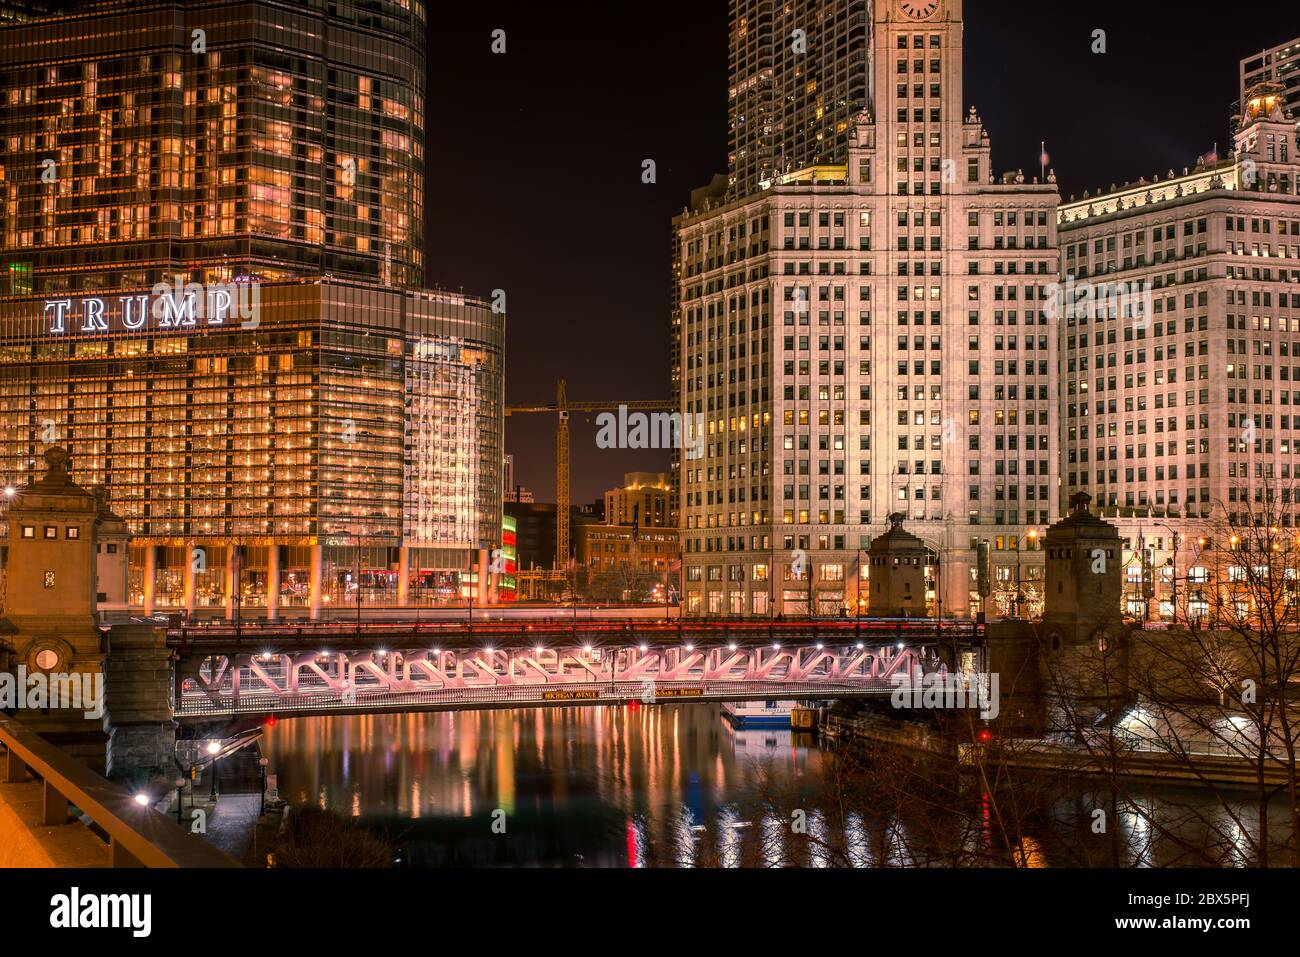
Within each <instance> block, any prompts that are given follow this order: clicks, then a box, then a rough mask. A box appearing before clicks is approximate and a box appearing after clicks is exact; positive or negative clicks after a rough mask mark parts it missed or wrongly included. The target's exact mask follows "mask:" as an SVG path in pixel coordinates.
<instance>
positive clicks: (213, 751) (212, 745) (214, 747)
mask: <svg viewBox="0 0 1300 957" xmlns="http://www.w3.org/2000/svg"><path fill="white" fill-rule="evenodd" d="M220 753H221V745H220V744H219V743H218V742H216V741H209V742H208V754H210V755H211V756H212V762H211V763H210V764H209V765H208V767H209V768H211V770H212V791H211V792H210V793H209V795H208V799H209V800H210V801H212V802H213V803H215V802H216V800H217V755H218V754H220Z"/></svg>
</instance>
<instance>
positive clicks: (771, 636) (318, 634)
mask: <svg viewBox="0 0 1300 957" xmlns="http://www.w3.org/2000/svg"><path fill="white" fill-rule="evenodd" d="M984 634H985V631H984V626H983V625H982V624H979V623H977V622H974V621H965V620H944V621H936V620H934V619H926V618H864V619H862V620H860V621H859V620H858V619H854V618H831V619H824V618H809V619H791V618H786V619H779V620H777V619H734V620H733V619H678V620H674V621H654V620H644V619H621V618H612V619H591V618H583V619H577V620H570V619H567V618H565V617H564V616H563V615H558V616H556V617H553V618H538V619H527V620H524V619H521V620H517V621H476V622H474V623H473V624H472V625H471V624H470V623H469V622H464V621H428V620H425V621H419V620H416V619H411V620H408V621H398V620H381V621H362V622H360V623H358V622H355V621H352V622H345V621H329V622H322V621H317V622H310V621H309V622H266V621H258V622H252V623H239V624H236V623H234V622H229V621H220V622H211V623H201V624H194V623H192V624H188V625H177V626H174V627H172V628H169V629H168V632H167V639H168V642H169V643H170V644H172V645H174V646H176V645H179V646H181V647H185V646H189V645H202V644H204V643H206V642H231V641H233V642H234V643H236V644H242V643H243V642H245V641H246V642H249V643H250V644H251V643H256V642H265V641H267V640H272V641H288V640H302V641H316V642H319V641H328V642H332V643H333V644H335V645H338V646H340V647H341V646H343V645H346V644H349V643H354V644H365V643H368V642H373V641H378V640H393V641H398V640H403V641H412V640H423V641H425V642H427V643H438V642H443V643H445V642H446V641H447V640H448V639H453V638H454V639H468V640H471V641H472V642H474V643H484V642H493V643H497V644H503V643H508V642H510V641H512V640H516V639H517V640H519V641H520V642H522V643H525V644H527V643H533V642H537V641H548V640H560V639H564V638H566V637H574V636H576V637H580V638H581V639H582V640H583V641H590V642H591V643H593V644H596V645H601V644H606V643H610V642H614V643H617V642H618V641H620V640H622V641H628V642H632V641H649V642H651V643H662V642H665V641H673V642H680V641H681V640H683V639H690V640H710V639H713V640H718V641H723V642H729V641H736V642H739V643H741V644H750V643H756V642H764V641H774V640H775V641H783V640H785V641H794V640H798V641H817V640H823V639H824V640H826V641H836V640H839V641H847V642H856V641H865V642H867V643H877V642H884V643H893V642H895V641H912V642H915V641H917V640H921V641H924V642H929V641H931V640H934V639H940V638H942V640H946V641H950V640H952V639H953V638H957V639H964V640H966V641H978V640H980V639H982V638H983V636H984Z"/></svg>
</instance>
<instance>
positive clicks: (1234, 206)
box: [1058, 86, 1300, 617]
mask: <svg viewBox="0 0 1300 957" xmlns="http://www.w3.org/2000/svg"><path fill="white" fill-rule="evenodd" d="M1297 145H1298V144H1297V137H1296V121H1295V118H1294V117H1291V116H1289V115H1288V114H1286V113H1285V112H1284V110H1283V105H1282V100H1281V95H1280V91H1279V90H1278V89H1276V88H1271V87H1267V86H1265V87H1258V88H1256V89H1255V90H1254V91H1253V92H1252V94H1251V96H1249V97H1248V98H1247V103H1246V111H1245V114H1244V116H1243V117H1242V121H1241V124H1240V127H1239V129H1238V132H1237V136H1236V142H1235V151H1234V152H1233V153H1232V154H1231V155H1230V156H1229V157H1228V158H1227V159H1225V160H1222V161H1217V162H1216V161H1214V160H1213V158H1207V159H1206V160H1205V162H1204V163H1203V164H1202V165H1199V166H1197V167H1196V168H1194V169H1192V170H1186V169H1185V170H1183V172H1182V173H1181V174H1175V173H1174V172H1173V171H1170V173H1169V175H1167V176H1159V175H1158V176H1156V177H1154V178H1153V179H1151V180H1150V181H1148V180H1146V179H1142V180H1139V181H1138V182H1137V183H1130V184H1128V185H1126V186H1124V187H1122V188H1114V187H1112V188H1111V190H1110V191H1108V192H1102V193H1099V194H1097V195H1095V196H1089V195H1087V194H1085V195H1084V196H1083V198H1081V199H1077V200H1076V199H1075V198H1074V197H1071V201H1070V202H1068V203H1065V204H1064V205H1063V206H1062V207H1061V210H1060V223H1059V227H1058V228H1059V235H1060V242H1061V252H1062V272H1063V273H1064V277H1065V283H1064V286H1063V288H1062V293H1063V295H1062V298H1061V299H1060V300H1059V302H1060V311H1059V314H1060V322H1059V324H1058V329H1059V335H1060V354H1061V362H1062V367H1061V371H1062V376H1061V379H1062V382H1061V416H1060V426H1061V434H1062V439H1063V443H1062V457H1063V462H1062V465H1061V478H1062V483H1061V495H1062V497H1063V498H1069V497H1070V496H1072V495H1074V494H1076V493H1078V492H1087V493H1089V494H1090V495H1091V496H1092V500H1093V502H1094V508H1095V510H1096V511H1097V512H1098V513H1099V514H1102V515H1104V516H1106V517H1108V518H1111V519H1114V520H1116V521H1117V523H1118V525H1119V528H1120V536H1121V537H1122V538H1123V539H1124V540H1125V546H1126V552H1125V555H1124V559H1123V564H1124V565H1125V567H1126V573H1125V578H1126V589H1125V590H1126V595H1127V597H1128V601H1127V602H1126V607H1125V610H1126V612H1127V613H1128V614H1130V615H1133V616H1135V617H1147V616H1148V608H1147V605H1149V604H1151V603H1152V602H1154V605H1152V608H1151V609H1150V610H1151V611H1153V612H1155V614H1153V615H1151V616H1152V617H1155V616H1156V615H1159V616H1163V617H1170V616H1171V614H1172V603H1171V601H1170V598H1171V597H1172V595H1171V593H1172V591H1173V581H1172V578H1173V576H1177V578H1179V579H1186V578H1187V576H1188V570H1189V568H1190V567H1192V566H1196V565H1200V564H1203V562H1202V561H1201V555H1200V548H1198V547H1197V542H1198V540H1199V539H1201V538H1203V537H1206V536H1207V535H1208V536H1209V537H1210V538H1213V537H1214V535H1213V528H1212V525H1213V524H1215V523H1219V524H1222V523H1223V522H1224V521H1225V520H1227V519H1229V518H1231V519H1232V520H1233V521H1234V522H1235V523H1237V524H1250V523H1251V520H1252V519H1251V516H1252V514H1257V513H1258V512H1259V510H1260V508H1261V505H1262V503H1264V502H1265V501H1266V497H1267V496H1269V495H1273V496H1276V495H1277V490H1278V489H1279V488H1281V489H1283V490H1284V494H1286V493H1287V492H1289V488H1288V486H1290V485H1291V484H1292V483H1293V482H1294V480H1295V479H1297V478H1300V285H1297V283H1300V149H1298V148H1297ZM1103 296H1104V297H1105V298H1104V299H1103ZM1293 505H1294V503H1293V502H1291V501H1289V500H1287V499H1281V500H1279V499H1278V498H1276V497H1275V498H1274V500H1273V503H1272V506H1271V508H1270V509H1269V510H1270V511H1271V512H1272V513H1273V515H1275V516H1277V513H1278V512H1279V511H1280V512H1282V513H1284V514H1282V515H1280V516H1278V517H1277V518H1276V519H1274V518H1272V517H1270V519H1269V522H1268V523H1270V524H1271V523H1272V522H1273V521H1274V520H1276V521H1278V522H1279V523H1280V524H1283V525H1285V526H1287V527H1295V526H1294V525H1293V523H1294V522H1295V518H1294V515H1293V514H1292V509H1293ZM1171 563H1172V564H1171ZM1175 565H1176V568H1175V567H1174V566H1175ZM1144 568H1145V569H1157V570H1159V571H1158V572H1157V573H1156V574H1154V576H1152V574H1151V572H1149V571H1147V572H1144V571H1143V569H1144ZM1144 575H1146V576H1147V577H1154V578H1155V581H1154V582H1152V583H1151V586H1147V585H1146V584H1145V583H1144V581H1143V576H1144ZM1151 592H1153V594H1150V595H1148V593H1151Z"/></svg>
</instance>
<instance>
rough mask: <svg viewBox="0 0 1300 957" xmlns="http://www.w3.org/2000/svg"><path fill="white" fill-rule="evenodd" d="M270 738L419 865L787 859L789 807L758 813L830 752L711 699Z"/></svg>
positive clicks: (295, 795)
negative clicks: (728, 712)
mask: <svg viewBox="0 0 1300 957" xmlns="http://www.w3.org/2000/svg"><path fill="white" fill-rule="evenodd" d="M265 751H266V753H267V756H268V757H269V758H270V760H271V766H272V769H273V770H274V771H275V772H276V773H277V774H278V776H279V786H280V790H281V792H282V794H283V795H284V797H285V798H286V799H288V800H289V801H290V802H291V803H296V802H301V801H315V802H318V803H320V804H321V805H322V806H325V807H330V808H333V809H335V810H338V811H340V812H342V813H345V814H351V815H353V816H354V817H358V818H362V819H364V820H365V821H366V822H367V823H373V824H375V825H376V826H380V827H383V828H386V829H387V830H388V831H389V833H390V834H392V835H393V836H395V837H397V838H398V839H399V840H400V842H401V843H402V845H403V846H404V847H406V848H408V851H409V852H408V854H407V858H408V859H409V860H410V861H411V863H412V864H416V865H421V864H423V865H434V864H466V863H478V864H492V863H496V864H510V863H525V864H561V865H563V864H585V865H597V866H631V867H645V866H663V865H677V866H692V865H705V866H718V865H720V866H725V867H739V866H746V865H750V864H752V863H754V861H752V860H751V858H754V857H757V858H759V860H760V861H761V862H762V863H767V864H782V863H788V862H790V855H789V852H788V849H787V847H786V844H785V838H786V836H787V834H788V833H789V832H790V830H791V826H790V822H789V820H782V819H781V818H779V817H776V816H775V815H771V814H767V815H766V816H762V817H760V815H762V814H763V808H764V806H765V804H766V803H767V802H768V801H769V800H770V798H771V795H773V794H775V793H779V794H781V795H782V796H783V797H785V796H788V795H792V794H799V793H806V789H805V788H804V787H803V785H804V784H805V783H809V784H818V783H819V782H820V779H821V764H822V761H823V759H824V755H823V754H822V752H821V751H820V750H818V749H817V748H816V747H815V746H812V739H811V738H805V739H802V740H800V741H796V740H795V738H794V736H793V735H792V734H791V733H790V732H788V731H785V732H782V731H771V730H763V731H737V730H734V729H733V728H732V727H731V726H730V725H729V724H728V723H727V722H726V721H725V720H724V719H723V718H722V715H721V712H720V710H719V709H718V708H716V707H712V706H703V705H665V706H660V707H654V708H639V709H636V710H632V709H627V708H621V707H616V708H564V709H553V710H542V709H538V710H519V711H477V712H459V713H451V712H448V713H439V714H401V715H365V716H355V717H322V718H305V719H295V720H286V721H281V722H279V723H278V724H277V725H276V726H275V727H274V728H273V729H270V730H269V732H268V734H267V737H266V741H265ZM498 810H500V811H504V812H505V822H506V825H505V826H506V839H505V840H502V839H501V836H500V835H497V834H493V833H492V831H491V828H490V824H491V820H492V815H493V813H494V812H496V811H498ZM819 826H823V827H824V823H823V824H822V825H819ZM751 834H752V835H753V837H752V838H751V836H750V835H751Z"/></svg>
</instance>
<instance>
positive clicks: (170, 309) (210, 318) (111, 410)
mask: <svg viewBox="0 0 1300 957" xmlns="http://www.w3.org/2000/svg"><path fill="white" fill-rule="evenodd" d="M61 9H62V12H60V13H57V14H53V15H50V16H46V17H42V18H39V19H35V20H32V21H29V22H25V23H16V24H14V25H10V26H7V27H4V28H3V29H0V144H3V150H2V151H0V395H3V396H4V399H3V403H2V405H0V478H3V481H4V482H5V483H6V484H10V485H20V484H22V483H24V482H26V481H29V480H30V479H31V478H32V477H34V475H35V474H38V471H37V467H38V464H39V463H40V461H41V455H42V451H43V448H44V447H45V446H46V445H48V444H50V443H52V442H58V443H59V444H61V445H64V446H66V447H67V448H68V449H69V451H70V452H71V456H72V467H73V472H74V475H75V477H76V479H77V480H78V481H79V482H82V483H84V484H86V485H96V484H102V485H104V486H106V487H107V489H108V491H109V493H110V495H111V496H112V501H113V508H114V509H115V510H116V511H117V512H118V513H119V514H120V515H121V516H122V517H123V518H124V519H126V520H127V522H128V523H129V524H130V527H131V530H132V533H133V535H134V539H133V543H132V553H131V572H130V593H131V594H130V599H131V603H132V604H136V605H143V606H144V607H146V608H150V609H153V608H176V607H180V608H198V607H202V606H204V605H219V606H220V605H224V606H225V608H226V610H227V612H228V613H231V614H233V613H235V611H236V610H237V609H238V608H239V607H240V606H241V605H254V606H262V605H265V606H267V607H268V608H269V609H277V608H286V607H290V606H293V605H301V606H307V607H310V608H311V609H312V611H313V613H320V612H321V611H322V609H323V608H327V607H328V606H329V605H330V604H331V603H333V604H348V605H351V604H353V603H355V602H357V601H358V600H360V601H362V602H364V603H368V604H395V603H399V602H401V603H404V602H407V601H411V600H418V599H419V598H420V597H421V596H424V597H425V598H430V599H433V598H451V597H455V596H457V595H458V594H461V593H463V592H464V590H465V589H466V588H467V587H468V585H467V582H468V581H469V580H471V579H472V578H473V576H474V574H475V573H474V572H473V571H471V569H473V568H475V567H482V565H481V563H480V562H478V561H477V560H476V559H477V556H478V555H479V553H480V552H481V551H482V550H484V549H488V548H491V547H492V546H493V545H495V544H496V543H497V542H499V541H500V535H501V467H502V431H503V427H502V421H503V419H502V416H503V402H504V378H503V375H504V366H503V355H504V317H502V316H500V315H497V314H495V313H494V312H493V311H492V310H491V309H490V308H489V306H488V305H487V304H486V303H485V302H482V301H480V300H476V299H473V298H472V297H467V296H463V295H459V294H448V293H442V292H432V291H424V290H422V289H420V285H421V282H422V276H423V267H422V255H423V254H422V236H421V223H422V219H423V212H422V206H423V165H424V118H423V82H424V69H425V68H424V44H425V20H424V7H423V3H422V2H420V0H366V2H351V0H294V2H279V0H258V2H251V3H249V2H239V3H236V2H199V0H84V2H72V3H66V4H63V5H62V6H61ZM461 572H463V573H464V574H463V575H462V574H461ZM236 583H238V585H239V587H238V588H236V587H235V584H236Z"/></svg>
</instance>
